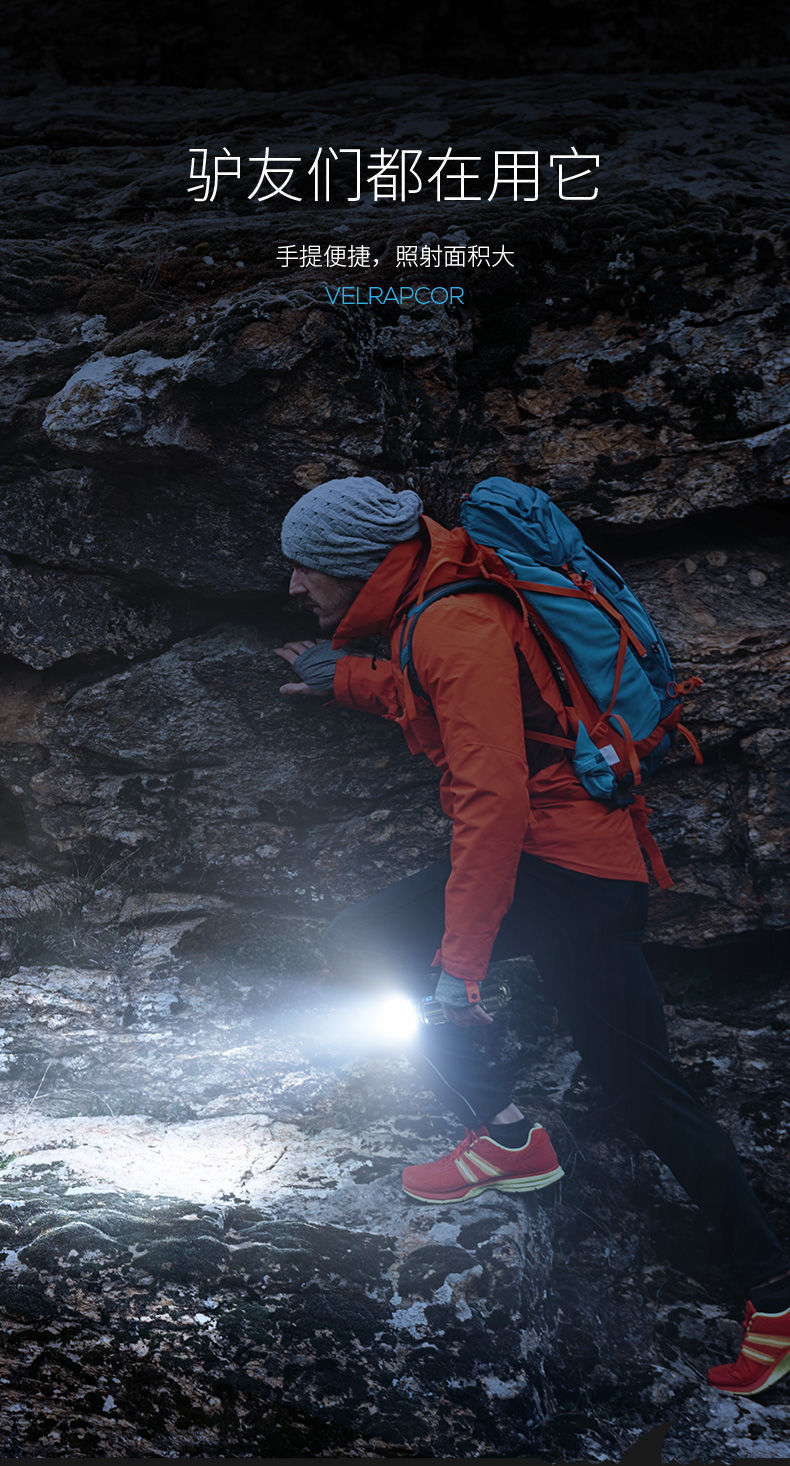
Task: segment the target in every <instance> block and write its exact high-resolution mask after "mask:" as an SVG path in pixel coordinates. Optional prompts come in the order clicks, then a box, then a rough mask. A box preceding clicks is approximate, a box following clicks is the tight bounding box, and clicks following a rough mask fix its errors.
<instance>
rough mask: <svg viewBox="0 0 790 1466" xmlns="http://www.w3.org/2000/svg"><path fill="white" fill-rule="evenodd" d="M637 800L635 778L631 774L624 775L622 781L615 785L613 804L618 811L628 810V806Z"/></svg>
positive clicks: (619, 780)
mask: <svg viewBox="0 0 790 1466" xmlns="http://www.w3.org/2000/svg"><path fill="white" fill-rule="evenodd" d="M635 798H636V795H635V793H634V776H633V774H632V773H630V772H629V773H627V774H623V777H622V779H618V780H617V783H616V784H615V787H614V793H613V795H612V804H613V805H614V806H615V808H616V809H628V806H629V805H630V804H633V802H634V800H635Z"/></svg>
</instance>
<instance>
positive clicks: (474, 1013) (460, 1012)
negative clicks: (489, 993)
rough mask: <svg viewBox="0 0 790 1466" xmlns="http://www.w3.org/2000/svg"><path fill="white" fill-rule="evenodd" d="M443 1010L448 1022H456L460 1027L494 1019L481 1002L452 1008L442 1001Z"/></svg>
mask: <svg viewBox="0 0 790 1466" xmlns="http://www.w3.org/2000/svg"><path fill="white" fill-rule="evenodd" d="M442 1012H443V1014H444V1016H445V1018H446V1019H447V1022H448V1023H455V1024H457V1026H458V1027H459V1028H473V1027H474V1026H475V1025H476V1024H478V1023H493V1021H494V1020H493V1018H492V1017H491V1014H490V1013H486V1011H485V1008H481V1007H480V1004H479V1003H467V1005H466V1007H465V1008H454V1007H453V1008H451V1007H450V1006H449V1004H445V1003H442Z"/></svg>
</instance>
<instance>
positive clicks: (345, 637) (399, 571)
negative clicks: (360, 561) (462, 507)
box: [332, 514, 513, 648]
mask: <svg viewBox="0 0 790 1466" xmlns="http://www.w3.org/2000/svg"><path fill="white" fill-rule="evenodd" d="M475 577H479V578H481V579H489V578H490V579H497V580H501V579H512V578H513V572H512V571H511V570H509V569H508V568H507V566H506V565H505V564H504V563H503V561H502V560H500V558H499V556H498V555H497V554H495V552H494V551H493V550H490V549H488V548H487V547H486V546H485V545H478V544H476V543H475V541H474V540H472V539H470V538H469V535H468V534H467V533H466V530H465V529H444V528H443V526H442V525H441V524H438V523H437V521H436V520H435V519H429V518H428V516H427V515H426V514H422V515H420V532H419V535H417V536H415V538H414V539H411V540H406V541H405V542H404V543H403V544H400V545H395V547H394V548H393V549H392V550H390V552H389V554H388V555H387V556H386V558H385V559H384V560H382V562H381V564H380V565H379V567H378V569H377V570H374V572H373V574H372V575H371V577H370V579H369V580H367V581H366V582H365V584H364V586H363V587H362V590H361V591H360V592H359V595H358V596H356V597H355V599H354V601H353V602H352V604H351V606H350V607H349V609H348V611H347V612H346V614H345V616H344V617H343V620H342V621H341V623H340V625H339V626H338V628H337V630H336V632H335V634H334V636H333V638H332V645H333V647H335V648H340V647H344V646H347V645H348V643H349V642H351V641H359V640H360V639H361V638H362V637H365V636H382V635H384V634H385V633H387V632H391V631H392V629H393V627H394V626H395V625H396V624H397V622H398V621H399V620H400V618H401V616H402V615H403V613H404V612H405V611H406V610H407V608H408V607H409V606H412V605H415V604H416V603H417V601H420V600H422V599H423V598H424V597H425V596H426V595H427V594H428V593H429V591H431V590H435V589H436V588H437V587H438V586H440V585H452V583H453V581H456V580H472V579H474V578H475Z"/></svg>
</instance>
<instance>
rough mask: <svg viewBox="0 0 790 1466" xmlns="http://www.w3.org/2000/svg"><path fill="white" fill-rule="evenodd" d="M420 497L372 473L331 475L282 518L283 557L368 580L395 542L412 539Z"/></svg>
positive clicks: (414, 532) (316, 568)
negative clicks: (367, 475) (391, 486)
mask: <svg viewBox="0 0 790 1466" xmlns="http://www.w3.org/2000/svg"><path fill="white" fill-rule="evenodd" d="M421 512H422V500H421V499H420V497H419V495H417V494H415V493H413V492H412V490H411V489H404V490H403V492H402V493H400V494H396V493H395V492H394V490H392V489H388V488H387V487H386V485H385V484H380V483H379V481H378V479H375V478H333V479H330V480H329V482H328V483H326V484H319V485H318V488H316V489H311V490H310V492H309V494H304V495H303V496H302V498H301V499H299V500H297V502H296V503H295V504H294V506H293V508H292V509H289V510H288V513H287V514H286V516H285V519H284V520H283V527H282V546H283V554H284V555H285V557H286V559H287V560H294V561H295V562H296V564H297V565H304V566H305V568H306V569H308V570H323V571H324V573H325V574H326V575H337V576H339V577H340V579H351V578H352V577H355V576H359V577H360V578H361V579H363V580H367V578H368V576H370V575H372V574H373V571H374V570H377V569H378V567H379V565H380V564H381V562H382V560H383V559H384V557H385V556H386V555H388V554H389V552H390V550H391V549H392V547H393V545H398V544H400V543H401V542H402V541H403V540H410V539H413V538H414V536H415V535H416V533H417V530H418V527H419V516H420V514H421Z"/></svg>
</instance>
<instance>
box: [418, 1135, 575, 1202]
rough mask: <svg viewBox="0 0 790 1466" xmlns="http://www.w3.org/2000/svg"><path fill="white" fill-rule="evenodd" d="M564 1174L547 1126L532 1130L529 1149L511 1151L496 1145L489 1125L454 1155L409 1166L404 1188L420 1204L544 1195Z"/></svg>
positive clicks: (528, 1144) (464, 1140)
mask: <svg viewBox="0 0 790 1466" xmlns="http://www.w3.org/2000/svg"><path fill="white" fill-rule="evenodd" d="M564 1174H565V1172H564V1171H563V1170H562V1169H561V1167H560V1164H559V1161H558V1160H557V1157H556V1154H555V1152H554V1146H553V1145H552V1143H551V1141H550V1140H549V1137H548V1135H547V1134H546V1131H545V1130H544V1129H543V1126H542V1125H533V1126H532V1129H531V1130H530V1132H529V1137H528V1139H527V1143H526V1145H522V1146H521V1147H520V1148H519V1149H518V1150H512V1149H510V1148H509V1147H508V1146H506V1145H500V1144H499V1143H498V1141H496V1140H492V1139H491V1136H490V1135H489V1133H488V1131H487V1130H486V1128H485V1126H483V1127H482V1128H481V1129H480V1130H467V1132H466V1136H465V1138H464V1139H463V1140H462V1141H461V1144H460V1145H457V1146H456V1147H455V1150H452V1151H450V1154H449V1155H444V1156H442V1157H441V1159H440V1160H438V1161H428V1162H427V1164H426V1165H424V1166H407V1167H406V1169H405V1171H404V1172H403V1189H404V1191H407V1192H408V1193H409V1196H415V1197H416V1198H417V1200H418V1201H445V1202H449V1201H464V1200H465V1199H466V1197H467V1196H479V1194H480V1192H481V1191H488V1189H489V1188H493V1189H494V1190H495V1191H539V1190H540V1188H541V1187H542V1186H551V1185H552V1183H553V1182H554V1181H559V1179H560V1177H561V1176H564Z"/></svg>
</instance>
